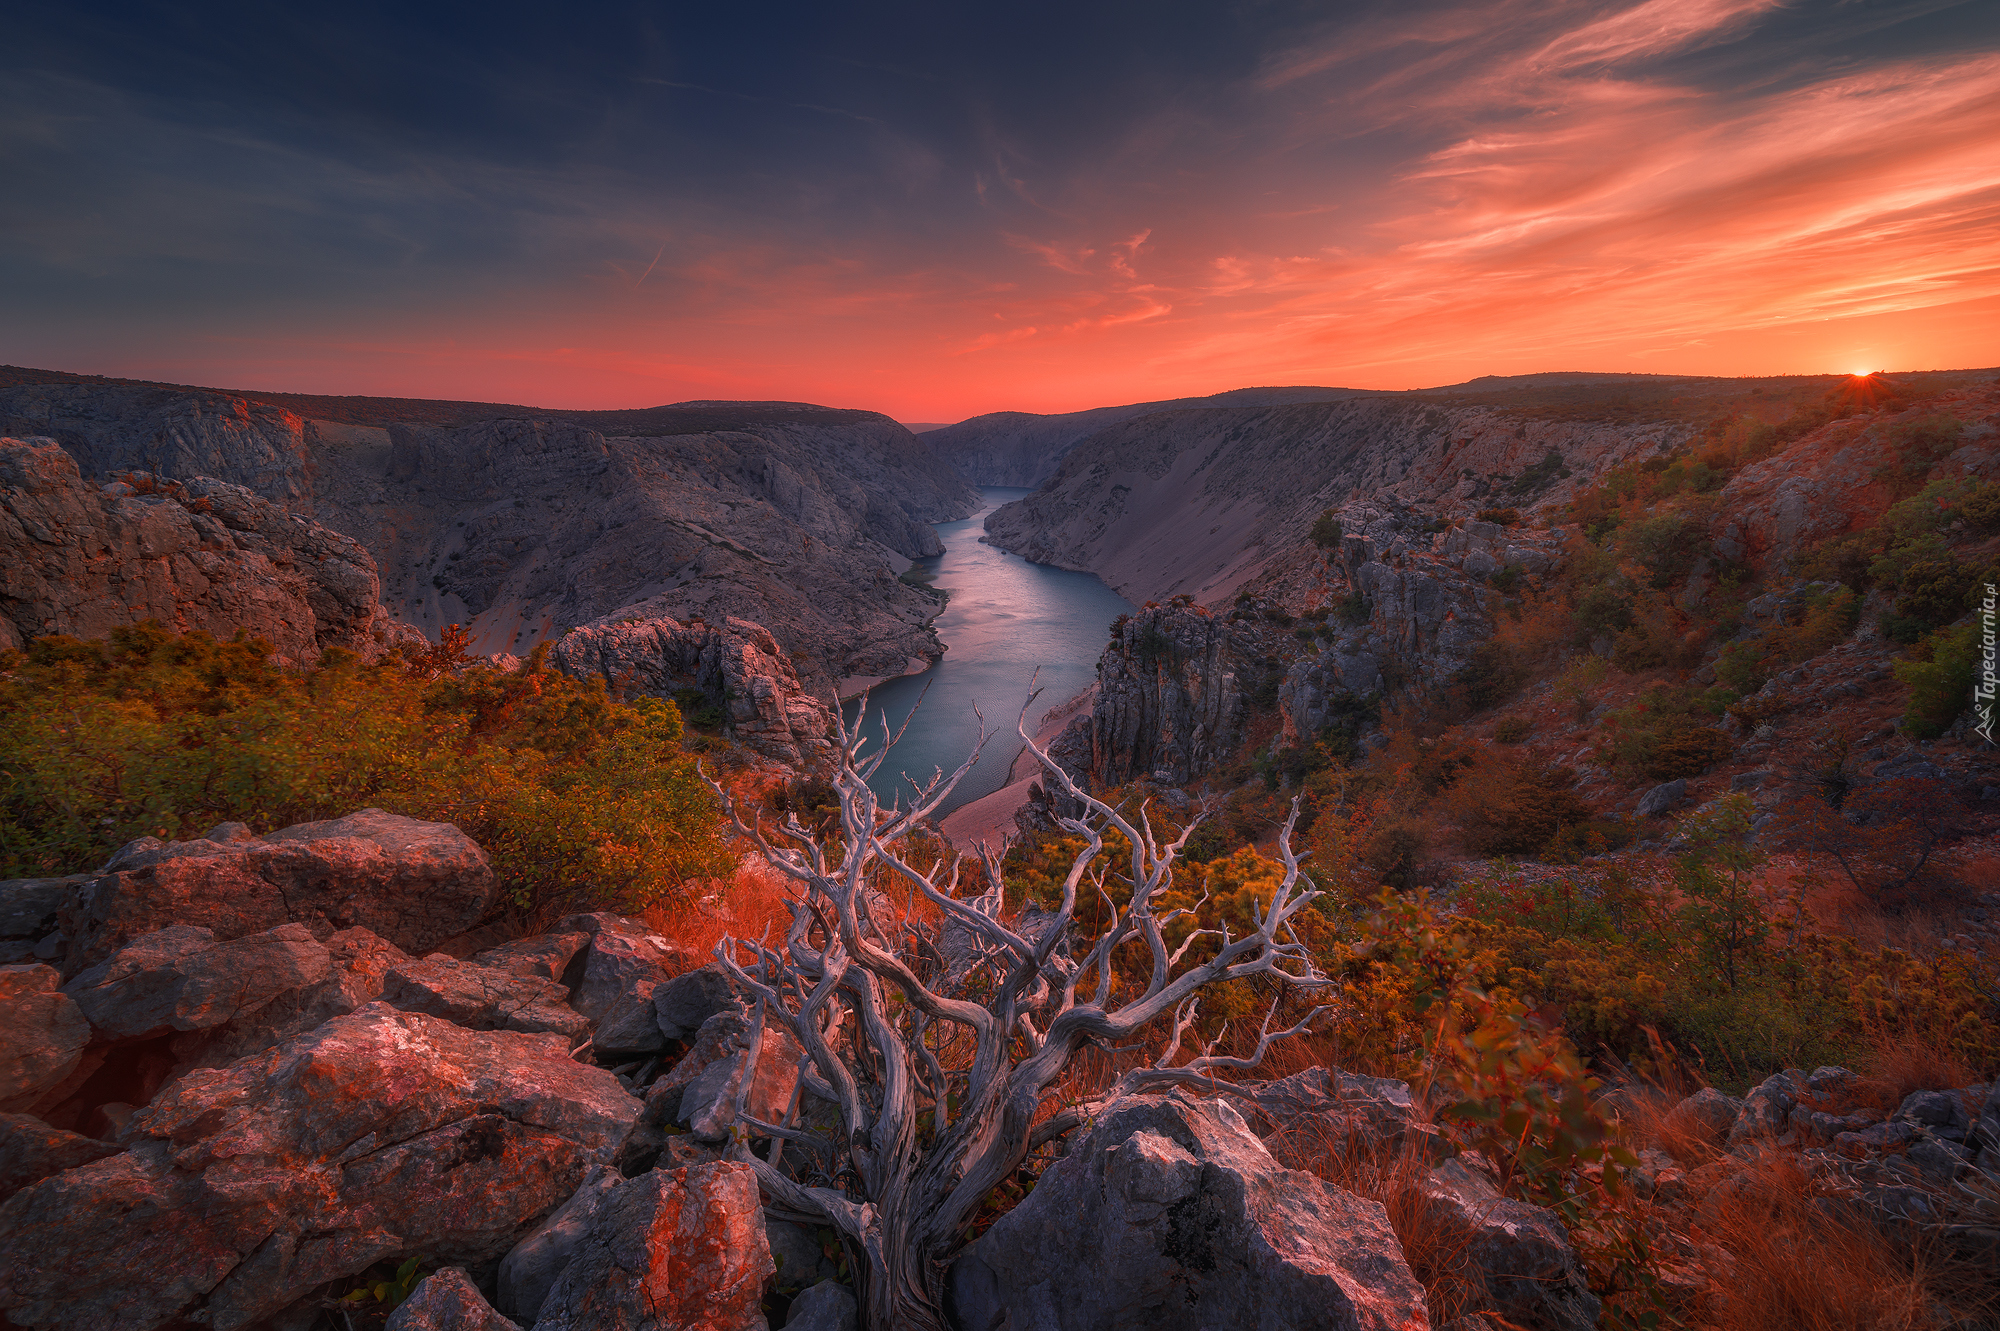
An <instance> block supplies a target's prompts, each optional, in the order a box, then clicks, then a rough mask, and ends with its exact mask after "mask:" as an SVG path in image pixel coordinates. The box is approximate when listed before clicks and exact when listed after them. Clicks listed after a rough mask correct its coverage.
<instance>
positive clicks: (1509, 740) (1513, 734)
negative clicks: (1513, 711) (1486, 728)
mask: <svg viewBox="0 0 2000 1331" xmlns="http://www.w3.org/2000/svg"><path fill="white" fill-rule="evenodd" d="M1533 730H1534V727H1533V726H1530V725H1529V724H1528V718H1526V717H1525V716H1508V717H1502V718H1501V720H1500V724H1499V725H1497V726H1495V727H1493V738H1494V739H1495V740H1496V741H1497V742H1499V743H1501V744H1519V743H1520V742H1521V741H1522V740H1524V739H1526V738H1527V737H1528V736H1529V734H1531V733H1532V732H1533Z"/></svg>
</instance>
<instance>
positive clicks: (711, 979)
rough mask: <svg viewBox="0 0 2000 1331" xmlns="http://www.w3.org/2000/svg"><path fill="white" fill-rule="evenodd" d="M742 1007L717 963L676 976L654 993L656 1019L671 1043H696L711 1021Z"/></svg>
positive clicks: (726, 974) (654, 1014)
mask: <svg viewBox="0 0 2000 1331" xmlns="http://www.w3.org/2000/svg"><path fill="white" fill-rule="evenodd" d="M741 1006H742V1004H741V1003H740V1002H739V1001H738V1000H737V997H736V986H735V985H734V984H732V983H730V979H729V973H728V972H727V971H725V970H723V969H722V966H721V965H720V964H719V963H717V962H710V963H709V964H708V965H706V966H703V967H702V968H701V969H699V970H692V971H689V972H688V973H687V974H686V975H678V976H675V977H674V978H673V979H671V980H668V981H667V982H666V983H665V984H663V985H661V986H660V987H659V988H657V989H655V990H654V991H653V1016H654V1019H655V1020H657V1021H658V1022H659V1023H660V1033H661V1034H662V1035H664V1036H666V1037H667V1038H668V1039H669V1040H692V1039H693V1038H694V1036H695V1032H697V1031H699V1030H700V1029H701V1026H702V1023H703V1022H705V1021H707V1020H708V1019H709V1018H710V1017H712V1016H714V1015H715V1014H716V1013H718V1012H725V1011H729V1010H731V1009H734V1008H739V1007H741Z"/></svg>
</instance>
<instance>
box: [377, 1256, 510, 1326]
mask: <svg viewBox="0 0 2000 1331" xmlns="http://www.w3.org/2000/svg"><path fill="white" fill-rule="evenodd" d="M386 1331H521V1329H520V1327H519V1326H517V1325H516V1324H515V1323H513V1322H510V1321H508V1320H507V1319H506V1318H505V1317H502V1316H501V1315H500V1314H499V1313H497V1312H495V1311H493V1305H492V1304H490V1303H488V1302H487V1301H486V1299H485V1297H484V1296H483V1295H481V1294H480V1292H479V1286H477V1285H475V1284H473V1283H472V1277H470V1276H468V1275H466V1274H465V1272H464V1271H463V1270H461V1269H460V1268H458V1267H456V1266H447V1267H445V1268H443V1269H442V1270H439V1271H434V1272H432V1273H431V1274H430V1275H428V1276H425V1277H424V1279H423V1282H422V1283H421V1284H419V1285H418V1286H417V1287H416V1288H415V1289H413V1290H411V1291H410V1297H409V1298H407V1299H404V1300H403V1302H402V1306H400V1307H399V1308H397V1309H396V1311H395V1312H393V1313H390V1314H389V1323H388V1326H387V1328H386Z"/></svg>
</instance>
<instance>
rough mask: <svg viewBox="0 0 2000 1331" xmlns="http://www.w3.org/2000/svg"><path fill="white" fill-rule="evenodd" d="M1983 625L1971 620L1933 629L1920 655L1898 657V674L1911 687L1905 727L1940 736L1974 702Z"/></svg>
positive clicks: (1919, 733) (1926, 735)
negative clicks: (1974, 683)
mask: <svg viewBox="0 0 2000 1331" xmlns="http://www.w3.org/2000/svg"><path fill="white" fill-rule="evenodd" d="M1978 629H1979V625H1978V622H1977V621H1976V620H1968V621H1967V622H1966V623H1964V624H1961V625H1959V626H1958V627H1957V628H1955V629H1945V630H1943V631H1942V632H1938V633H1933V634H1932V635H1931V636H1930V638H1929V639H1928V640H1927V641H1926V642H1925V643H1923V645H1922V646H1920V647H1919V648H1918V652H1919V659H1917V660H1914V661H1898V662H1896V664H1895V666H1894V669H1895V672H1896V678H1897V679H1899V680H1901V681H1902V682H1903V683H1904V684H1905V685H1906V686H1908V688H1909V690H1910V704H1909V707H1908V708H1907V709H1906V710H1905V711H1904V713H1903V730H1904V731H1905V732H1906V733H1907V734H1910V735H1913V736H1915V737H1916V738H1918V739H1936V738H1937V737H1938V736H1939V735H1942V734H1943V733H1944V732H1945V731H1946V730H1947V729H1949V728H1950V726H1951V723H1952V722H1954V721H1956V720H1958V716H1959V713H1961V712H1963V711H1964V710H1965V709H1966V708H1967V707H1970V706H1971V705H1972V685H1973V681H1974V680H1975V679H1976V678H1977V677H1978V673H1979V665H1978V662H1979V651H1978V638H1979V632H1978Z"/></svg>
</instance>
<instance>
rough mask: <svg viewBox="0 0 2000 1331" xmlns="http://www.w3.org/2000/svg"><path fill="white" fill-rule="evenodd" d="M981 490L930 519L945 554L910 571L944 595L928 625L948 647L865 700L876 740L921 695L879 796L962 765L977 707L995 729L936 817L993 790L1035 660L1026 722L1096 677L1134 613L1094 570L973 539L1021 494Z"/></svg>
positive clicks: (1003, 771)
mask: <svg viewBox="0 0 2000 1331" xmlns="http://www.w3.org/2000/svg"><path fill="white" fill-rule="evenodd" d="M980 493H981V494H982V495H983V496H984V497H985V501H986V502H985V504H984V506H983V507H981V509H980V510H979V512H978V513H976V514H974V515H973V516H972V517H970V518H967V519H966V520H965V521H963V522H947V523H940V524H939V525H938V529H937V533H938V537H939V539H940V540H942V541H943V542H944V547H945V549H944V553H943V554H942V555H939V556H938V557H937V558H935V559H926V560H922V561H920V562H919V563H918V564H917V566H916V567H915V568H914V569H912V570H911V575H912V576H915V577H922V578H924V579H925V580H927V581H929V582H930V583H931V585H933V586H935V587H938V588H941V589H943V590H944V591H947V592H949V593H950V594H951V601H950V603H949V604H948V605H947V606H946V607H945V610H944V613H943V614H941V615H939V616H938V620H937V630H938V636H939V637H941V638H942V639H944V642H945V645H946V647H947V648H948V650H947V651H946V652H945V656H944V660H942V661H940V662H939V663H938V664H937V665H935V666H933V667H932V668H931V669H929V670H927V671H925V672H924V673H923V674H921V675H911V676H907V677H905V678H903V679H894V680H890V681H889V682H888V683H886V684H882V685H879V686H877V687H876V689H875V690H874V691H873V693H871V694H870V695H869V722H868V728H869V734H870V735H871V736H879V734H880V733H881V723H880V720H879V718H880V716H881V715H882V714H884V713H886V714H887V715H888V718H889V723H890V725H891V726H892V727H894V726H897V725H900V724H902V722H903V720H904V718H905V717H909V716H910V709H911V708H912V707H914V706H915V705H916V702H917V698H918V695H919V694H924V701H923V706H922V707H921V708H920V709H918V710H917V713H916V715H915V716H914V717H913V718H911V719H910V724H909V730H908V731H907V732H906V733H905V734H904V736H903V739H902V742H901V743H900V744H898V745H897V746H896V749H895V752H893V753H891V754H890V755H889V760H888V762H886V763H884V764H883V765H882V770H881V771H880V772H877V773H876V775H875V780H874V782H873V785H874V787H875V793H876V795H877V796H879V797H880V798H882V799H883V800H885V801H886V800H889V799H892V798H895V797H896V796H898V795H900V796H902V797H904V798H905V799H906V800H907V798H908V796H909V791H910V785H909V782H908V780H906V779H905V778H904V776H903V774H904V773H908V774H909V775H910V776H913V777H917V778H918V779H920V780H928V779H929V777H930V775H931V773H932V771H934V770H936V769H939V768H942V769H943V770H944V771H946V772H950V771H951V770H952V769H953V768H955V767H957V766H958V764H960V763H962V762H964V761H965V755H966V754H967V753H969V752H971V751H972V745H973V743H974V741H975V740H977V739H978V737H979V720H978V717H976V716H975V715H974V714H973V708H974V707H975V706H977V707H978V708H979V710H980V711H981V712H983V713H984V714H985V717H986V725H987V728H988V729H989V730H991V729H998V730H999V731H1000V734H999V735H998V736H996V737H995V738H994V739H992V740H990V741H988V743H987V746H986V751H985V753H983V754H982V755H981V756H980V759H979V766H977V767H975V768H974V769H973V770H972V771H971V772H970V773H968V774H967V776H966V779H965V780H964V781H962V782H960V783H959V786H958V789H957V790H956V791H954V792H953V794H952V798H951V800H950V801H949V802H948V803H947V804H946V805H945V806H944V808H943V809H942V810H941V812H943V813H949V812H950V811H951V810H952V809H955V808H957V807H958V806H959V805H961V804H966V803H969V802H970V801H972V800H976V799H978V798H979V797H980V796H982V795H990V794H991V793H993V792H994V791H996V790H998V789H999V788H1000V787H1001V785H1002V784H1004V783H1005V781H1006V777H1007V769H1008V767H1009V766H1011V765H1012V763H1013V761H1014V759H1015V757H1016V756H1017V755H1019V753H1020V752H1021V741H1020V739H1019V738H1018V737H1017V736H1016V735H1015V734H1014V720H1015V717H1016V716H1018V715H1019V713H1020V710H1021V703H1022V700H1023V699H1024V698H1026V697H1027V690H1028V681H1029V678H1030V677H1031V676H1033V675H1034V673H1035V671H1036V669H1037V668H1038V667H1039V668H1040V670H1041V672H1042V673H1041V680H1040V687H1041V688H1042V696H1041V697H1040V698H1039V699H1037V700H1036V703H1035V709H1034V712H1033V713H1032V714H1031V715H1030V717H1029V718H1028V719H1029V723H1030V725H1031V727H1032V725H1034V724H1035V723H1037V722H1039V720H1040V719H1041V714H1042V713H1043V712H1045V711H1046V710H1047V709H1049V708H1050V707H1054V706H1057V705H1058V704H1060V703H1064V702H1067V701H1068V700H1069V699H1070V698H1072V697H1074V696H1075V695H1076V694H1077V693H1078V692H1079V691H1080V690H1082V689H1083V688H1085V687H1087V686H1088V685H1089V684H1090V682H1091V681H1092V680H1093V679H1095V678H1096V677H1097V656H1098V653H1099V652H1101V651H1102V650H1103V649H1104V643H1105V640H1106V638H1107V637H1108V632H1107V630H1108V629H1109V628H1110V625H1111V621H1112V619H1113V618H1115V617H1116V616H1118V615H1121V614H1126V613H1129V612H1130V611H1131V609H1132V605H1131V603H1130V602H1128V601H1127V600H1126V599H1125V598H1124V597H1122V596H1120V595H1119V594H1118V593H1117V592H1114V591H1112V590H1111V589H1110V588H1109V587H1107V586H1105V585H1104V584H1103V583H1102V582H1100V581H1098V579H1097V576H1096V575H1095V574H1092V573H1072V572H1069V571H1068V570H1065V569H1057V568H1047V567H1045V566H1043V565H1040V564H1030V563H1029V562H1028V561H1027V560H1025V559H1022V558H1020V557H1019V556H1017V555H1010V554H1007V553H1006V552H1005V551H1002V550H998V549H995V548H994V547H993V546H990V545H984V544H982V543H981V542H980V540H979V538H980V536H981V535H982V534H983V533H984V531H985V522H986V515H987V514H988V513H990V512H992V511H993V510H994V509H995V508H997V507H999V506H1000V505H1001V504H1004V503H1007V502H1008V501H1010V500H1014V499H1019V498H1021V497H1022V496H1023V495H1026V494H1028V493H1029V491H1028V490H1026V489H1020V488H1016V487H1013V486H1001V485H988V486H982V487H980ZM926 686H928V687H929V692H928V693H927V694H926V693H925V687H926ZM856 710H857V707H856V704H854V703H850V704H848V706H847V709H846V711H847V719H848V723H849V724H850V725H851V724H853V722H854V718H855V715H856Z"/></svg>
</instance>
